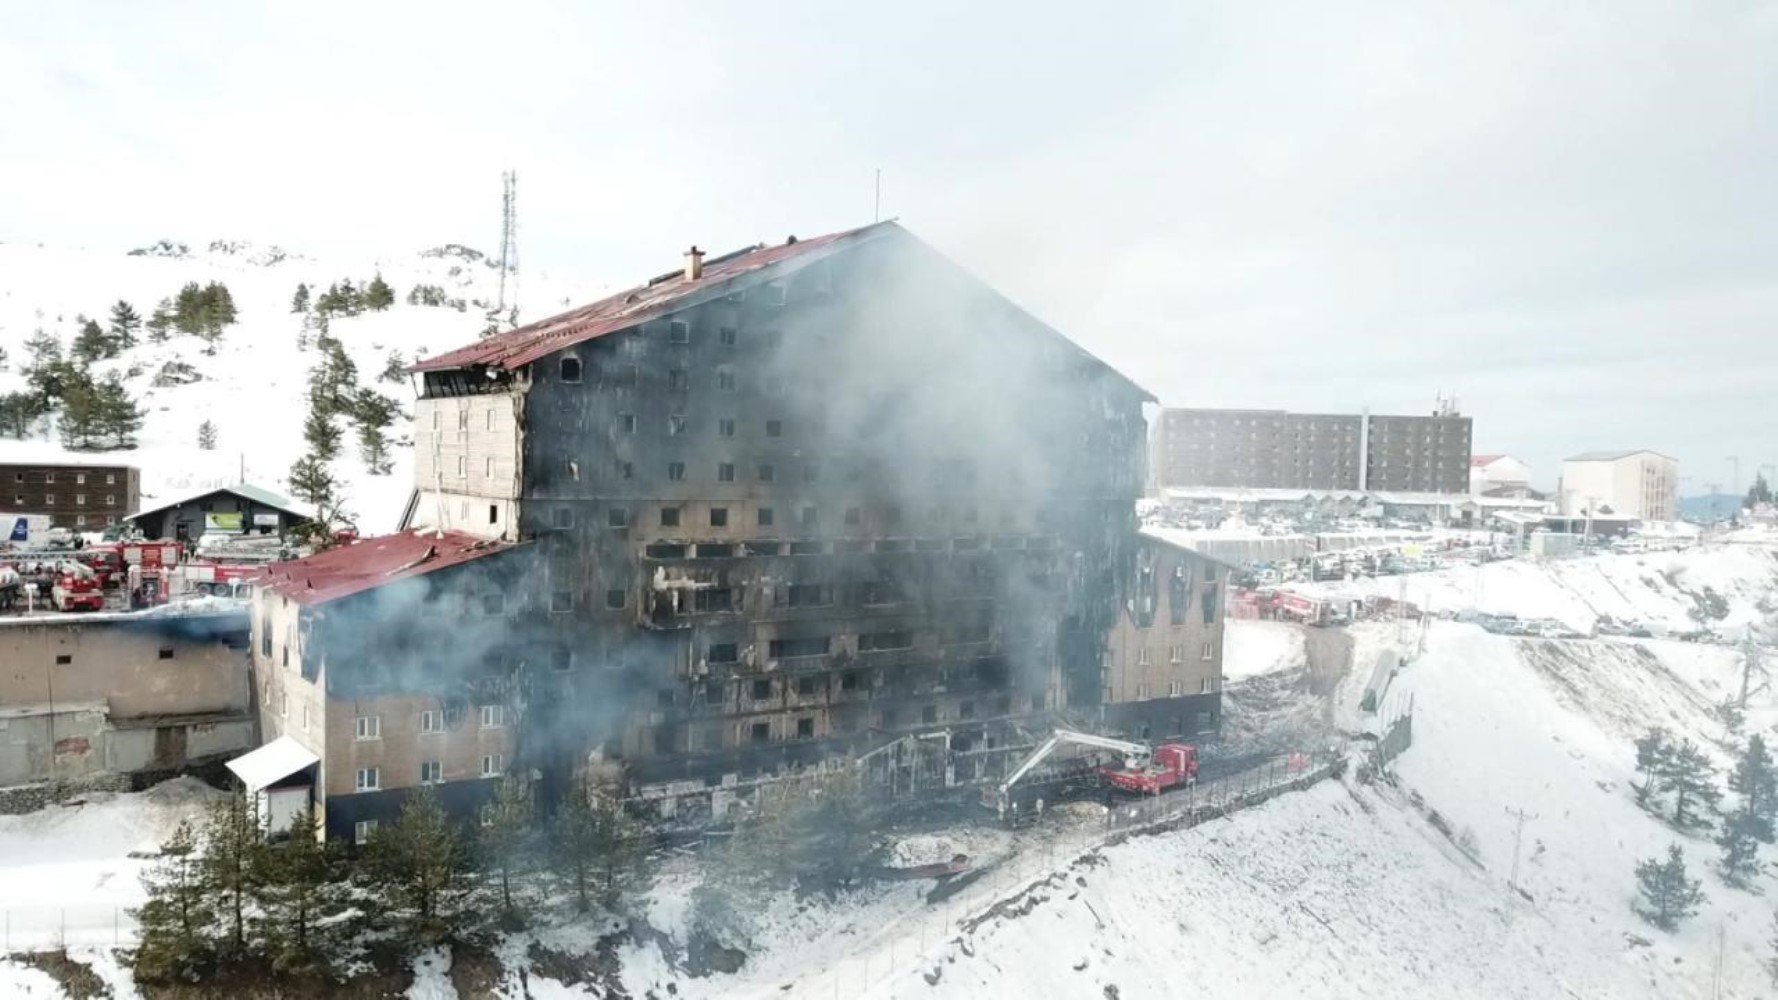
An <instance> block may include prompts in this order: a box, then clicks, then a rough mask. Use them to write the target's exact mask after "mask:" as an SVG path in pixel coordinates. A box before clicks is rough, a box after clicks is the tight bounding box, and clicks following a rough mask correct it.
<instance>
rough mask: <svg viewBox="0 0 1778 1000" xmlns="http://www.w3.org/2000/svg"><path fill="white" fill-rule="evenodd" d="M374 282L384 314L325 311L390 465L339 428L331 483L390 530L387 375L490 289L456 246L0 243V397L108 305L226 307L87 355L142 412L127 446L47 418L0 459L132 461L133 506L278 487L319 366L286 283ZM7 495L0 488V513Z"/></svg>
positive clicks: (538, 289)
mask: <svg viewBox="0 0 1778 1000" xmlns="http://www.w3.org/2000/svg"><path fill="white" fill-rule="evenodd" d="M376 276H381V277H382V278H383V279H384V281H385V282H387V283H388V284H389V285H390V286H391V288H392V290H393V292H394V303H393V304H392V305H391V306H390V307H389V308H388V309H386V310H382V311H364V312H361V313H359V314H357V315H344V314H336V315H333V316H332V317H331V319H330V322H329V324H328V332H329V335H330V336H332V337H333V338H335V339H336V340H338V341H339V342H340V344H341V345H342V346H343V348H344V349H345V352H346V354H347V356H348V357H349V358H350V359H351V361H352V363H353V365H354V367H355V368H356V370H357V385H358V386H359V387H361V388H365V389H373V390H376V391H379V392H381V393H383V394H384V395H386V396H389V397H391V398H393V399H394V400H395V401H396V402H397V404H398V410H399V412H398V414H397V416H396V418H395V422H394V424H393V426H391V427H390V428H389V429H388V431H387V435H388V438H389V441H390V452H391V457H392V458H393V464H392V468H391V469H390V471H389V473H388V474H386V475H377V474H373V471H372V470H371V469H370V468H368V467H367V465H366V463H365V462H364V461H363V460H362V459H361V458H360V456H359V455H358V451H357V446H356V442H355V441H354V439H353V436H352V432H351V427H350V426H349V425H347V426H343V428H342V429H343V430H345V432H346V433H345V437H344V446H343V448H342V454H341V456H340V457H339V458H338V459H336V460H335V461H334V463H333V471H334V473H335V476H336V477H337V478H338V480H339V481H340V482H341V483H342V484H343V487H344V490H343V492H344V496H345V504H344V506H345V509H346V510H347V511H348V512H349V513H351V514H352V515H354V517H355V519H356V521H357V523H358V526H359V528H360V529H361V530H362V531H365V532H370V533H375V532H381V531H386V530H389V529H391V528H393V527H394V526H395V524H396V521H397V519H398V518H399V517H400V514H401V509H402V507H403V505H404V503H405V501H406V498H407V495H408V491H409V490H410V489H411V488H412V473H411V469H412V466H411V437H412V436H411V432H410V416H411V411H412V402H413V393H412V389H411V387H410V385H409V382H408V379H407V377H406V376H399V375H395V374H394V373H393V372H391V371H390V369H392V368H395V367H399V365H400V364H405V363H410V362H412V361H413V360H414V359H415V358H417V357H421V356H424V355H427V354H430V353H437V352H440V351H444V350H448V349H450V348H453V347H457V346H460V345H462V344H464V343H468V342H471V341H473V340H475V339H476V338H477V337H478V336H480V335H481V333H482V332H483V330H484V329H486V327H487V326H488V323H489V320H488V312H489V311H490V310H491V309H492V307H493V305H494V303H495V302H496V300H497V298H498V289H499V284H500V270H499V267H498V265H497V264H496V263H493V262H491V261H490V260H489V259H488V258H487V256H486V255H485V254H483V253H482V252H480V251H478V250H475V249H473V248H471V247H469V246H466V245H463V244H444V245H441V246H437V247H432V248H429V249H426V250H422V251H419V252H417V253H413V254H408V255H400V256H393V255H390V256H381V257H369V258H367V259H365V260H362V261H340V260H326V261H324V260H318V259H315V258H311V257H307V256H304V255H301V254H297V253H293V252H291V251H289V250H286V249H284V248H282V247H278V246H273V245H266V244H258V243H253V242H249V241H243V240H215V241H212V242H210V243H209V244H208V245H207V246H204V247H201V248H194V247H191V246H188V245H186V244H183V243H179V242H176V241H172V240H160V241H157V242H154V243H152V244H147V245H144V246H140V247H137V248H134V249H132V250H129V251H127V252H125V251H104V250H90V249H69V248H61V247H53V246H44V245H39V244H26V243H19V242H10V243H0V351H3V352H4V359H3V360H0V394H4V393H7V392H15V391H21V390H23V389H24V388H25V387H26V380H25V377H24V375H23V373H22V371H23V370H24V369H25V368H26V366H27V365H28V364H29V363H30V351H29V348H28V347H27V344H28V343H30V342H31V341H32V340H33V339H34V338H37V337H38V336H39V334H42V335H47V336H48V337H52V338H54V339H55V340H56V341H58V343H59V346H60V349H61V351H62V352H63V354H64V355H66V354H67V353H68V352H69V351H70V350H71V349H72V347H73V345H74V343H75V340H76V338H77V336H78V335H79V332H80V328H81V325H82V322H83V320H86V319H91V320H94V321H96V322H98V323H99V324H100V325H101V326H104V325H105V324H106V323H107V317H108V315H109V313H110V311H111V309H112V307H113V306H114V305H115V304H116V303H118V302H120V301H122V302H127V303H129V304H130V306H131V307H132V309H133V310H134V311H135V313H136V314H137V315H139V316H140V317H142V318H143V319H144V320H146V319H148V318H149V317H150V316H151V315H152V314H153V313H154V311H155V309H156V307H157V305H158V304H159V303H161V302H162V301H164V300H168V299H171V298H173V297H175V296H176V294H177V293H178V292H179V290H180V289H181V288H182V287H184V286H186V285H187V284H191V283H196V284H198V285H200V286H202V285H207V284H209V283H210V282H219V283H221V284H222V285H224V286H226V287H227V288H228V290H229V293H230V296H231V297H232V300H233V302H234V305H235V308H236V311H237V320H236V322H235V323H233V324H232V325H230V326H228V327H227V328H226V329H225V330H224V331H223V333H222V335H221V337H220V338H219V339H218V340H217V341H216V343H215V344H214V345H213V346H212V345H210V344H207V343H205V341H204V340H203V339H201V338H199V337H197V336H193V335H189V334H182V333H180V332H178V331H177V330H173V331H170V335H169V336H168V338H167V339H166V340H165V341H163V342H155V341H153V340H151V339H150V338H149V337H148V336H147V335H146V331H145V330H139V331H138V332H137V334H136V344H135V346H134V347H131V348H128V349H126V350H124V351H123V352H122V353H121V354H119V355H118V356H117V357H115V358H111V359H108V360H102V361H95V362H93V363H92V365H91V366H90V370H91V373H92V375H93V377H94V379H95V380H99V379H102V378H104V377H105V376H110V375H116V376H117V377H119V378H120V379H121V380H122V381H123V383H124V385H125V386H126V387H127V389H128V392H129V394H130V396H131V397H132V398H134V399H135V401H136V402H137V404H138V405H139V406H140V407H141V408H142V410H143V416H144V421H143V426H142V428H141V431H140V433H139V435H138V436H137V443H138V447H136V448H133V449H120V450H113V451H103V450H101V451H87V450H72V449H69V448H67V447H65V446H64V444H63V441H62V440H61V435H60V434H59V433H58V426H57V422H56V418H55V417H54V416H53V415H52V416H51V417H49V418H46V419H42V420H39V421H37V422H36V423H35V424H34V426H32V427H31V428H30V432H29V433H28V434H27V436H26V437H24V438H22V439H21V438H18V437H0V458H3V459H5V460H10V461H71V462H85V463H109V462H115V463H120V464H130V465H135V466H138V467H139V468H141V470H142V477H143V479H142V489H143V497H142V501H143V504H144V506H150V505H152V504H153V503H155V502H157V501H159V500H162V499H166V498H170V497H172V496H176V495H180V494H184V493H187V492H190V491H192V490H195V489H200V488H205V487H210V486H218V485H226V484H229V483H234V482H237V481H240V480H242V479H243V478H244V479H245V480H246V481H247V482H251V483H254V484H256V485H260V486H264V487H266V488H269V489H272V490H276V491H278V492H283V493H289V492H290V489H289V483H288V474H289V470H290V466H291V464H292V463H293V462H294V461H295V460H296V459H297V458H298V457H300V456H301V455H302V454H303V453H304V451H305V446H304V443H303V439H302V423H303V418H304V416H305V414H306V411H307V376H308V373H309V371H310V369H311V368H313V367H314V366H315V365H316V363H317V362H318V361H319V360H320V353H319V351H318V350H317V349H316V346H315V341H316V334H317V330H316V329H315V326H316V324H315V323H314V321H313V320H312V319H310V320H308V321H306V322H305V319H306V317H305V314H304V313H302V312H296V311H293V310H292V304H293V298H294V297H295V296H296V293H297V288H298V286H299V285H306V286H307V288H308V290H309V296H310V300H311V302H313V300H314V298H315V297H317V296H319V295H321V294H322V293H323V292H325V291H326V290H327V289H328V288H329V287H330V286H333V285H334V284H336V283H340V282H345V281H350V282H352V283H353V285H355V286H360V287H362V286H363V285H364V284H365V283H366V282H369V281H370V280H372V279H373V278H374V277H376ZM512 280H513V279H511V278H509V282H511V281H512ZM512 287H513V286H511V285H509V291H510V289H511V288H512ZM523 287H524V296H525V300H526V301H528V302H530V303H532V305H531V307H530V308H528V309H527V310H526V313H525V316H528V317H530V318H536V317H540V316H543V315H547V314H549V313H552V312H555V311H557V310H558V309H559V308H561V307H562V305H563V304H564V303H569V304H571V303H572V301H577V300H578V299H581V298H586V297H589V295H588V294H582V293H574V292H571V291H553V292H552V291H551V281H550V279H549V278H548V277H547V276H542V275H532V274H526V275H524V276H523ZM546 303H547V304H546ZM525 316H522V317H521V321H523V319H524V318H525ZM386 372H387V373H388V375H385V373H386ZM391 376H392V377H391ZM206 420H208V421H210V422H211V423H212V424H213V425H214V427H215V430H216V435H215V441H214V447H213V448H203V447H200V445H199V426H200V425H201V424H203V423H204V422H205V421H206ZM9 502H10V498H7V497H0V509H5V505H6V504H7V503H9Z"/></svg>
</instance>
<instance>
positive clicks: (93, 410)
mask: <svg viewBox="0 0 1778 1000" xmlns="http://www.w3.org/2000/svg"><path fill="white" fill-rule="evenodd" d="M62 367H63V369H64V372H63V374H62V375H61V376H59V381H60V384H61V387H62V388H61V392H62V416H61V421H60V426H61V431H62V446H63V447H65V448H71V449H75V450H87V449H91V448H92V447H94V445H93V438H94V437H95V436H96V435H99V434H102V433H104V426H105V402H104V400H103V399H102V398H101V396H100V394H99V387H98V386H96V385H94V384H93V380H92V378H91V377H90V376H89V375H87V373H86V369H84V368H75V367H73V366H72V365H67V364H66V363H64V364H63V366H62Z"/></svg>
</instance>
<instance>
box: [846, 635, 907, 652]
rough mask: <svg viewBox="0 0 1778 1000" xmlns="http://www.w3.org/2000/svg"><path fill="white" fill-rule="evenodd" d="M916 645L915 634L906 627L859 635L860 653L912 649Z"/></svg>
mask: <svg viewBox="0 0 1778 1000" xmlns="http://www.w3.org/2000/svg"><path fill="white" fill-rule="evenodd" d="M913 645H914V634H913V633H912V632H909V631H907V630H905V629H896V630H894V631H890V632H866V633H864V634H862V635H860V636H859V637H858V651H859V652H860V653H874V652H881V651H883V650H890V649H910V648H912V647H913Z"/></svg>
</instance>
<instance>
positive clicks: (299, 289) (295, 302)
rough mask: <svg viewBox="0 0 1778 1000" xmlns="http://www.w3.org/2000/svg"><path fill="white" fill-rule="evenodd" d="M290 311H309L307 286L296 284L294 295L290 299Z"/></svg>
mask: <svg viewBox="0 0 1778 1000" xmlns="http://www.w3.org/2000/svg"><path fill="white" fill-rule="evenodd" d="M290 311H291V312H293V313H302V312H308V311H309V286H308V285H307V284H304V283H302V282H298V283H297V286H296V294H295V295H293V296H291V297H290Z"/></svg>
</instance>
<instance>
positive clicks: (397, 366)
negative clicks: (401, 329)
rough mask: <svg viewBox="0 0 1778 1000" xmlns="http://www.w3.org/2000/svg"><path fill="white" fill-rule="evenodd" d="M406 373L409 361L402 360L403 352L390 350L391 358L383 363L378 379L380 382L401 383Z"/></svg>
mask: <svg viewBox="0 0 1778 1000" xmlns="http://www.w3.org/2000/svg"><path fill="white" fill-rule="evenodd" d="M406 375H407V362H405V361H403V360H401V352H400V351H390V352H389V359H388V360H387V361H385V362H384V363H383V370H382V372H381V373H380V374H378V375H377V380H378V381H379V382H394V383H396V384H400V383H401V380H402V379H403V378H404V377H405V376H406Z"/></svg>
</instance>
